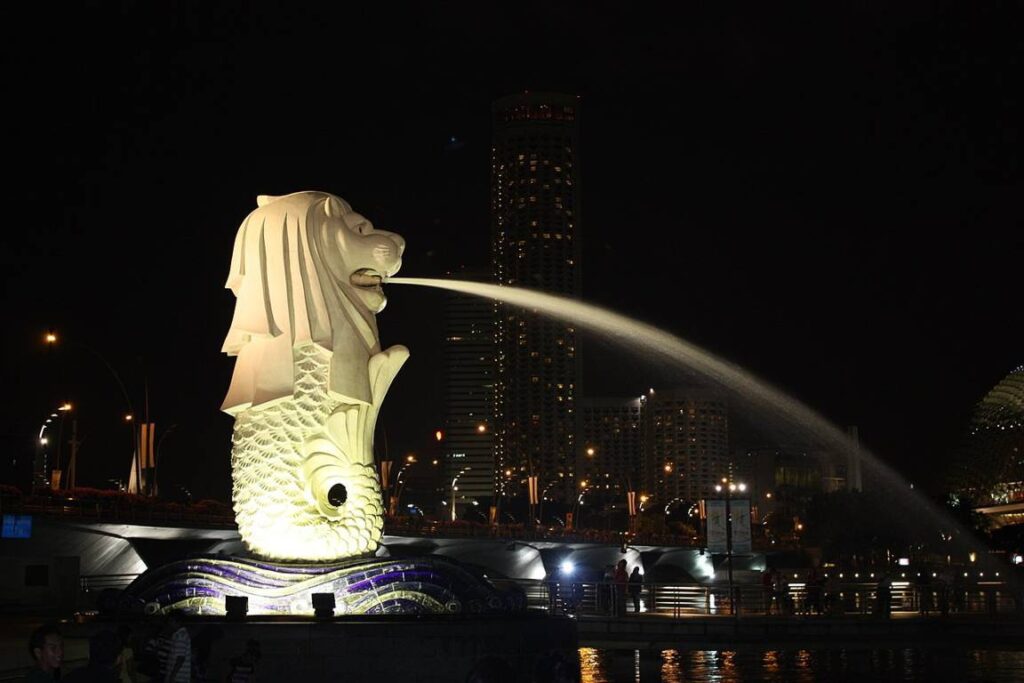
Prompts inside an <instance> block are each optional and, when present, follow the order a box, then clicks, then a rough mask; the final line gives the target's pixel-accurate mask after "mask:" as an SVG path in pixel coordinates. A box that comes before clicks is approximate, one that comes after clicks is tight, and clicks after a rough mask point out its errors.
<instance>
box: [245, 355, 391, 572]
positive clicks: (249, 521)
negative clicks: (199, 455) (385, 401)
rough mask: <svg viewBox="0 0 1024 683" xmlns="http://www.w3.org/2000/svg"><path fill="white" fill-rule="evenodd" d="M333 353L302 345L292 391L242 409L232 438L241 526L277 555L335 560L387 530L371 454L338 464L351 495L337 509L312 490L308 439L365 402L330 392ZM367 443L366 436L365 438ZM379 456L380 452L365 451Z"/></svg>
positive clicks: (253, 544) (261, 548) (364, 548)
mask: <svg viewBox="0 0 1024 683" xmlns="http://www.w3.org/2000/svg"><path fill="white" fill-rule="evenodd" d="M328 367H329V357H328V356H326V355H325V354H323V352H322V351H320V350H319V349H318V347H316V346H315V345H306V346H303V347H301V348H299V349H296V350H295V393H294V395H293V396H292V397H291V398H287V399H283V400H280V401H277V402H274V403H272V404H271V405H269V406H266V407H261V408H258V409H255V410H253V409H249V410H246V411H244V412H242V413H241V414H240V415H239V416H238V417H237V419H236V421H235V428H234V432H233V434H232V438H231V471H232V480H233V482H234V485H233V490H232V499H233V501H234V509H235V519H236V521H237V522H238V531H239V533H240V535H241V537H242V540H243V541H244V542H245V544H246V546H247V547H248V548H249V549H250V550H251V551H252V552H253V553H255V554H257V555H259V556H261V557H264V558H267V559H275V560H286V561H288V560H292V561H327V560H335V559H338V558H342V557H351V556H354V555H361V554H367V553H372V552H373V551H375V550H376V549H377V546H378V543H379V541H380V538H381V534H382V532H383V522H384V517H383V509H382V507H381V504H380V500H381V492H380V485H379V483H378V480H377V475H376V471H375V469H374V467H373V466H372V464H370V465H364V464H362V463H363V462H364V457H363V456H364V454H362V453H346V454H343V457H342V458H341V459H339V460H338V463H337V466H338V469H337V472H338V474H339V475H340V478H341V480H342V482H343V484H344V485H345V488H346V491H347V494H348V498H347V500H346V501H345V503H344V504H343V505H342V506H340V507H339V508H338V510H337V511H336V512H335V513H333V514H332V515H331V516H328V515H325V514H324V513H323V511H322V510H321V509H320V508H319V507H318V506H317V504H316V503H315V501H314V500H312V499H311V497H310V496H309V495H308V494H307V492H306V483H305V481H304V477H303V473H302V463H303V462H304V461H305V460H306V458H307V457H308V456H309V455H310V453H309V452H303V445H304V444H305V443H307V442H308V441H309V440H310V439H311V438H312V437H317V436H320V437H322V436H324V435H326V431H327V430H326V426H325V425H326V423H327V419H328V417H329V416H330V415H331V414H332V413H333V412H335V411H336V410H338V409H339V408H340V409H342V410H345V409H349V410H361V409H363V407H362V406H348V405H347V404H342V403H340V402H339V401H337V400H336V399H333V398H331V397H330V396H329V395H328V393H327V373H328ZM357 441H358V442H359V443H360V444H362V441H361V440H357ZM365 459H366V460H369V462H370V463H372V462H373V461H372V458H369V457H368V456H367V457H366V458H365Z"/></svg>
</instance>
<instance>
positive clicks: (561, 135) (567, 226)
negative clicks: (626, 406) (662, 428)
mask: <svg viewBox="0 0 1024 683" xmlns="http://www.w3.org/2000/svg"><path fill="white" fill-rule="evenodd" d="M492 113H493V127H494V133H493V145H492V149H491V230H492V256H493V266H494V279H495V282H496V283H497V284H499V285H508V286H515V287H525V288H529V289H537V290H542V291H545V292H550V293H555V294H562V295H566V296H570V297H575V296H578V295H579V294H580V251H581V246H580V235H581V225H580V200H579V199H580V194H579V192H580V169H579V100H578V98H576V97H574V96H569V95H558V94H551V93H524V94H521V95H512V96H509V97H504V98H502V99H500V100H497V101H496V102H494V105H493V107H492ZM495 323H496V326H495V342H496V343H495V346H496V352H497V363H496V377H495V394H494V396H495V403H494V419H495V459H496V465H497V467H498V473H499V476H502V477H505V478H506V481H505V482H503V484H505V485H511V487H507V488H506V490H510V491H515V490H517V489H518V486H517V485H516V484H515V482H519V481H520V480H521V479H522V478H523V477H524V476H525V475H528V474H531V473H532V474H536V475H537V476H538V477H540V478H541V479H545V480H547V479H552V480H553V479H554V478H555V477H559V475H561V477H560V478H561V479H562V481H564V482H565V484H564V486H562V487H561V490H560V491H559V490H554V489H553V490H551V491H550V492H549V496H552V497H555V498H564V497H567V496H568V495H571V491H572V490H573V487H574V483H573V482H574V469H575V460H576V447H577V443H578V441H577V414H576V397H577V396H578V395H579V391H580V362H579V354H578V347H577V339H576V331H575V329H573V327H572V326H571V325H566V324H565V323H562V322H558V321H554V320H550V319H546V318H542V317H540V316H539V315H537V314H536V313H534V312H531V311H528V310H523V309H520V308H516V307H513V306H506V305H502V304H498V305H497V306H496V309H495ZM506 472H510V473H511V474H510V475H506V474H505V473H506Z"/></svg>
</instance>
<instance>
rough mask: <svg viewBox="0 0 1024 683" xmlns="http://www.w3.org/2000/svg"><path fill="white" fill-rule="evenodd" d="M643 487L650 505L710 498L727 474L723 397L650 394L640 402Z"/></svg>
mask: <svg viewBox="0 0 1024 683" xmlns="http://www.w3.org/2000/svg"><path fill="white" fill-rule="evenodd" d="M644 431H645V447H646V449H645V450H646V452H645V453H644V473H643V477H644V488H645V489H646V490H647V491H648V492H650V493H652V494H653V495H654V498H655V501H659V502H665V503H668V502H669V501H671V500H672V499H674V498H681V499H682V500H686V501H696V500H699V499H701V498H707V497H708V496H710V495H713V491H714V486H715V484H716V483H717V482H718V481H719V479H720V478H721V477H723V476H727V475H728V474H729V469H728V468H729V421H728V408H727V405H726V401H725V399H724V398H721V397H718V396H716V395H715V394H713V393H710V392H708V391H707V390H704V389H699V388H693V389H691V388H679V389H674V390H667V391H665V390H658V391H653V390H652V392H651V393H650V394H649V395H648V396H647V397H646V400H645V403H644Z"/></svg>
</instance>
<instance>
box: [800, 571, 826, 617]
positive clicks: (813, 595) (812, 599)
mask: <svg viewBox="0 0 1024 683" xmlns="http://www.w3.org/2000/svg"><path fill="white" fill-rule="evenodd" d="M804 585H805V588H806V590H807V597H806V598H805V600H804V610H805V611H806V612H807V613H808V614H810V613H811V612H812V611H813V612H814V613H815V614H821V592H822V589H823V588H824V580H823V578H822V576H821V575H820V574H818V570H817V569H815V568H813V567H812V568H811V570H810V571H809V572H807V579H806V580H805V584H804Z"/></svg>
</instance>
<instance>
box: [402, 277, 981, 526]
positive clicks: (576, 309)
mask: <svg viewBox="0 0 1024 683" xmlns="http://www.w3.org/2000/svg"><path fill="white" fill-rule="evenodd" d="M385 282H387V283H388V284H396V285H418V286H422V287H434V288H437V289H446V290H450V291H453V292H461V293H464V294H470V295H473V296H479V297H484V298H488V299H497V300H498V301H503V302H505V303H509V304H513V305H516V306H521V307H523V308H527V309H532V310H534V311H537V312H539V313H542V314H544V315H547V316H550V317H553V318H559V319H563V320H566V321H569V322H572V323H575V324H577V325H579V326H580V327H582V328H586V329H590V330H593V331H596V332H600V333H601V334H602V335H605V336H608V337H610V338H612V339H614V340H618V341H620V342H622V343H625V344H628V345H630V346H632V347H636V346H642V347H643V348H645V349H646V350H648V351H650V352H652V353H655V354H657V355H659V356H662V357H663V358H665V359H667V360H669V361H671V362H673V363H677V364H682V365H685V366H687V367H689V368H692V369H693V370H696V371H697V372H699V373H701V374H703V375H705V376H706V377H709V378H711V379H713V380H715V381H716V382H718V383H720V384H721V385H723V386H725V387H727V388H728V389H731V390H733V391H736V392H738V393H740V394H741V395H743V396H746V397H749V398H751V399H752V400H753V401H754V402H756V403H758V404H761V405H763V406H766V407H768V408H771V409H773V411H776V412H778V413H779V414H780V415H781V416H783V417H784V418H785V419H786V420H788V421H790V422H791V423H793V424H794V425H796V426H798V427H800V428H802V429H806V430H808V431H810V432H811V433H813V434H814V435H815V436H817V437H818V438H820V439H821V440H822V441H824V442H825V443H827V444H829V445H831V446H833V447H837V448H839V449H840V450H841V451H845V452H849V451H851V450H855V451H856V453H857V455H858V457H861V458H862V462H863V463H867V464H869V465H870V466H871V467H872V468H874V469H875V470H876V471H877V472H878V473H879V474H881V475H883V476H884V477H885V478H886V479H887V480H888V481H889V482H890V483H898V482H901V481H903V477H901V476H900V475H899V474H898V473H897V472H896V471H895V470H893V469H892V468H891V467H889V466H888V465H886V464H885V463H883V462H882V461H880V460H879V459H878V458H877V457H875V456H873V455H872V454H871V453H869V452H868V451H866V450H865V449H863V448H861V447H859V446H858V444H857V443H855V442H854V441H853V440H852V439H850V437H849V436H847V435H846V434H845V433H843V431H842V430H840V429H839V428H837V427H836V426H835V425H833V424H832V423H831V422H829V421H828V420H826V419H825V418H824V417H822V416H821V415H819V414H818V413H817V412H815V411H814V410H812V409H811V408H809V407H808V406H806V405H804V404H803V403H801V402H800V401H798V400H796V399H794V398H793V397H791V396H788V395H786V394H785V393H783V392H782V391H780V390H779V389H775V388H774V387H772V386H770V385H769V384H768V383H767V382H765V381H763V380H760V379H758V378H756V377H755V376H753V375H752V374H751V373H749V372H747V371H745V370H743V369H742V368H740V367H739V366H737V365H734V364H732V363H729V362H727V361H724V360H722V359H720V358H717V357H716V356H715V355H714V354H712V353H711V352H709V351H706V350H704V349H702V348H700V347H699V346H696V345H694V344H691V343H689V342H687V341H685V340H683V339H681V338H679V337H677V336H675V335H673V334H670V333H668V332H665V331H664V330H661V329H658V328H657V327H654V326H653V325H649V324H647V323H644V322H641V321H639V320H635V319H633V318H629V317H626V316H624V315H621V314H618V313H614V312H612V311H609V310H606V309H603V308H600V307H598V306H594V305H592V304H586V303H583V302H580V301H576V300H574V299H569V298H566V297H561V296H556V295H553V294H546V293H544V292H537V291H533V290H528V289H520V288H517V287H506V286H499V285H492V284H485V283H480V282H469V281H465V280H439V279H434V278H413V277H395V278H388V279H387V280H385ZM904 488H908V487H906V486H904ZM910 493H911V494H912V495H913V496H914V497H915V498H916V499H917V501H918V503H919V505H920V506H922V507H923V508H924V509H925V510H928V511H930V512H931V513H932V514H933V515H937V516H938V517H939V518H941V519H943V520H944V521H945V522H946V523H947V524H949V525H950V526H955V527H959V528H960V529H961V530H962V531H963V527H962V525H960V524H958V523H957V522H956V521H955V520H953V519H952V518H951V517H950V516H949V515H948V514H946V513H945V512H944V511H943V510H941V509H940V508H939V507H938V506H936V505H935V504H934V503H932V501H930V500H928V499H927V498H926V497H925V496H924V495H922V494H920V493H918V492H916V491H910Z"/></svg>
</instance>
